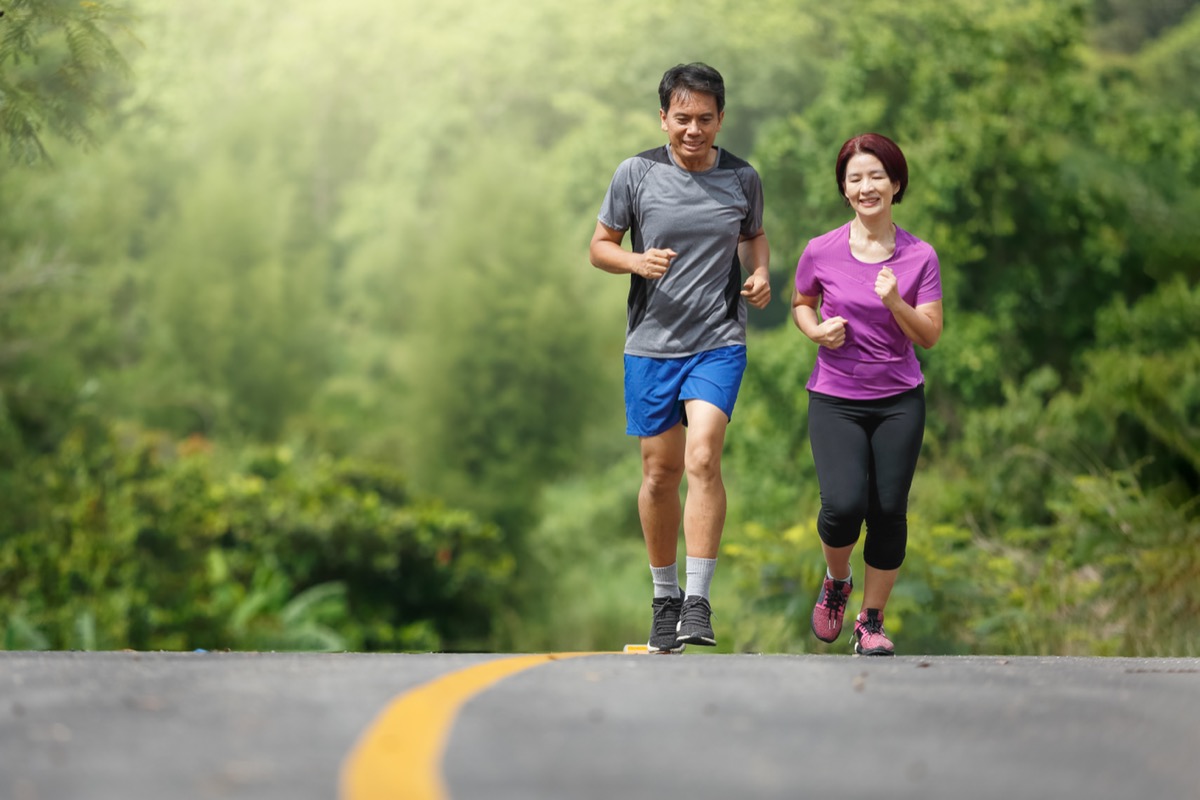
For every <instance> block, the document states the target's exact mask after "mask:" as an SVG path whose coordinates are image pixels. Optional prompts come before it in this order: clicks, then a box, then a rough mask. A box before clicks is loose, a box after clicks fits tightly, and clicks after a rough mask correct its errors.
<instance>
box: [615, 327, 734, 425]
mask: <svg viewBox="0 0 1200 800" xmlns="http://www.w3.org/2000/svg"><path fill="white" fill-rule="evenodd" d="M745 372H746V346H745V345H744V344H736V345H730V346H729V347H719V348H717V349H716V350H706V351H705V352H703V353H696V354H695V355H693V356H685V357H683V358H648V357H645V356H631V355H626V356H625V432H626V433H627V434H629V435H630V436H658V435H659V434H660V433H665V432H666V431H668V430H670V429H671V428H673V427H675V425H676V423H678V422H679V421H680V420H683V424H684V425H686V424H687V415H686V414H685V412H684V408H683V403H684V401H685V400H703V401H705V402H706V403H712V404H713V405H714V406H716V407H717V408H719V409H721V410H722V411H724V412H725V416H726V417H728V418H730V419H733V405H734V403H736V402H737V396H738V390H739V389H740V388H741V386H742V375H743V374H744V373H745Z"/></svg>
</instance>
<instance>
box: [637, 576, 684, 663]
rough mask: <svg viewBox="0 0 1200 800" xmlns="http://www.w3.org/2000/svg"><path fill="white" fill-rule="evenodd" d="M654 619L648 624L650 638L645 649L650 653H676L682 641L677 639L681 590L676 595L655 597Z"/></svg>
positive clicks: (681, 646) (680, 647) (681, 645)
mask: <svg viewBox="0 0 1200 800" xmlns="http://www.w3.org/2000/svg"><path fill="white" fill-rule="evenodd" d="M652 605H653V606H654V621H653V622H652V623H651V624H650V640H649V641H648V642H646V650H648V651H649V652H651V653H678V652H679V651H680V650H682V649H683V642H680V641H679V640H678V638H677V637H678V633H679V613H680V611H681V610H682V608H683V592H682V590H681V591H680V592H679V594H678V596H676V597H656V598H654V602H653V603H652Z"/></svg>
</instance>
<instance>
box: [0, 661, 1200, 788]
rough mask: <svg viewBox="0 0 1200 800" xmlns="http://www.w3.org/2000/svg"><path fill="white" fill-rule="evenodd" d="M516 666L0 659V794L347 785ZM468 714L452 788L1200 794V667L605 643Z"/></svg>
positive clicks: (444, 766)
mask: <svg viewBox="0 0 1200 800" xmlns="http://www.w3.org/2000/svg"><path fill="white" fill-rule="evenodd" d="M503 658H505V656H500V655H483V654H479V655H476V654H416V655H366V654H254V653H2V652H0V798H3V800H76V799H78V800H84V799H86V800H110V799H111V800H116V798H121V799H122V800H129V798H164V799H169V800H190V799H191V798H197V799H199V798H255V800H265V799H267V798H280V799H281V800H282V799H283V798H287V799H288V800H302V799H303V798H335V797H338V795H339V785H341V784H340V782H339V781H340V777H339V776H340V775H341V773H342V772H343V770H344V769H346V764H347V762H348V759H349V755H350V753H351V752H352V751H355V749H356V747H358V745H359V743H360V742H361V741H362V740H363V738H364V734H365V733H366V732H367V731H368V730H370V729H372V728H373V726H376V725H377V721H378V720H379V718H380V717H381V714H382V712H383V711H384V710H385V709H387V708H389V707H390V706H391V704H392V703H393V702H394V701H395V700H396V699H397V698H403V697H405V696H410V695H411V694H415V693H416V692H414V691H413V690H416V689H418V688H419V687H422V686H429V685H431V682H437V683H442V682H445V679H446V678H447V676H453V675H456V674H462V673H463V672H464V671H465V670H469V669H472V668H477V667H479V666H480V665H482V664H487V663H490V662H495V661H497V660H499V659H503ZM453 719H454V721H453V728H452V729H451V732H450V737H449V740H448V743H447V745H446V747H445V751H444V754H443V756H442V757H441V759H440V767H441V770H440V771H441V773H442V775H444V785H445V788H446V796H448V797H451V798H454V800H476V799H477V798H478V799H482V798H487V800H505V799H507V798H512V800H517V798H520V800H542V799H543V798H544V799H546V800H549V799H550V798H555V799H556V800H557V799H558V798H583V799H584V800H590V799H591V798H595V799H596V800H601V799H602V798H603V800H609V799H610V798H643V797H646V798H649V797H657V796H662V795H664V794H666V795H671V796H678V797H686V798H689V799H691V798H701V799H702V800H705V799H707V798H713V799H716V798H720V799H721V800H725V799H726V798H735V800H751V799H752V798H805V797H837V798H839V799H841V798H859V797H863V798H866V797H889V798H942V797H947V798H951V797H953V798H971V799H972V800H986V799H987V798H996V799H997V800H1017V799H1018V798H1089V799H1091V798H1113V800H1118V799H1119V800H1130V799H1131V798H1139V799H1140V798H1156V799H1157V798H1164V799H1167V798H1171V799H1174V798H1180V799H1181V800H1190V799H1193V798H1194V799H1197V800H1200V659H1152V660H1144V659H1100V658H1095V659H1087V658H996V657H968V658H952V657H898V658H894V659H867V658H854V657H849V656H828V655H805V656H783V655H781V656H754V655H707V654H696V653H688V654H686V655H683V656H647V655H620V654H601V655H590V656H583V657H577V658H570V659H566V660H556V661H549V662H546V663H544V664H542V665H540V666H534V667H531V668H528V669H522V670H521V671H518V672H516V673H515V674H512V675H510V676H508V677H505V678H503V679H502V680H500V681H499V682H497V683H495V684H494V685H491V686H490V687H487V688H483V689H480V690H479V691H478V692H476V693H474V694H473V695H472V696H471V697H470V699H469V700H468V701H467V702H466V704H465V705H464V706H462V708H461V711H459V712H458V713H457V715H456V716H455V717H454V718H453ZM400 723H401V725H409V724H410V723H411V725H412V726H416V727H417V728H418V729H420V728H423V727H424V726H426V725H428V724H429V721H428V719H427V718H426V717H424V716H421V715H416V714H414V715H412V716H410V717H406V718H403V719H401V720H400ZM395 763H396V767H397V768H402V767H401V765H402V762H401V761H399V760H398V761H396V762H395ZM436 766H437V765H435V767H436ZM375 768H376V769H380V768H382V769H385V770H386V769H390V768H392V764H391V763H390V762H386V761H385V762H383V763H382V764H379V763H377V764H376V765H375ZM409 768H411V767H409Z"/></svg>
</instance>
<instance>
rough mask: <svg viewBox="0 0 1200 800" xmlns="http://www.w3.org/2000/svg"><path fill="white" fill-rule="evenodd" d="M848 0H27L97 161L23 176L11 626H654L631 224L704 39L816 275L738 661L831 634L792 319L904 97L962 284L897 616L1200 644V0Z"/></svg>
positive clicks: (41, 104) (8, 220) (14, 256)
mask: <svg viewBox="0 0 1200 800" xmlns="http://www.w3.org/2000/svg"><path fill="white" fill-rule="evenodd" d="M827 6H828V4H822V3H818V2H816V1H815V0H804V1H803V2H782V0H749V2H742V3H739V4H734V3H731V2H729V0H701V1H700V2H694V1H693V2H689V3H687V4H686V5H685V4H684V3H682V2H678V1H677V0H669V1H668V2H665V3H657V4H653V3H652V4H647V3H643V2H638V0H612V1H611V2H607V3H603V4H600V3H583V4H553V3H541V2H531V3H525V4H519V5H506V6H498V5H488V4H481V3H478V2H474V1H473V0H449V2H446V3H440V4H430V3H423V4H422V3H416V2H412V1H411V0H402V2H385V0H353V1H352V2H346V3H337V4H330V3H318V2H315V0H299V2H297V3H290V4H273V3H265V4H249V5H248V4H245V3H235V2H232V0H217V1H216V2H212V3H201V4H197V3H179V2H175V0H138V1H137V2H136V3H134V4H132V5H131V7H130V9H129V12H130V16H129V17H128V18H124V17H118V16H116V14H117V11H116V10H115V7H114V6H110V5H108V4H105V3H83V4H80V3H65V2H34V0H25V1H24V2H20V1H19V0H14V1H13V2H10V3H6V4H5V6H4V8H5V10H6V12H7V13H6V15H5V17H4V18H2V19H0V129H2V130H0V139H2V140H3V146H4V147H6V148H7V149H8V150H9V152H10V155H12V156H13V157H15V158H16V160H17V161H29V160H35V161H36V160H39V159H40V158H42V155H43V153H44V152H45V151H47V150H49V151H53V152H54V155H55V162H56V164H55V167H56V168H55V169H53V170H43V169H39V170H29V169H13V168H10V169H7V170H5V171H3V172H0V208H2V209H3V213H2V214H0V609H2V614H3V616H2V619H3V625H4V630H5V633H4V636H5V645H6V646H8V647H28V648H41V647H68V646H69V647H84V648H91V647H124V646H138V647H172V648H174V647H238V648H242V647H258V648H276V649H283V648H305V649H309V648H311V649H324V648H333V649H342V648H350V649H359V648H361V649H409V648H414V649H436V648H479V647H488V646H502V647H510V648H517V649H557V648H560V647H578V648H581V649H582V648H600V649H607V648H611V647H614V646H616V645H619V644H621V643H623V642H624V641H637V640H639V639H640V638H641V637H642V636H644V634H645V624H646V621H647V619H646V618H647V616H648V614H647V611H648V609H647V608H646V605H647V600H648V575H647V574H646V568H645V555H644V549H643V548H642V545H641V537H640V532H639V526H638V521H637V517H636V505H635V501H636V487H637V480H638V474H639V468H638V463H637V458H636V455H635V454H634V450H635V449H636V446H635V444H634V443H633V442H632V441H631V440H629V439H628V438H627V437H624V436H623V435H622V434H621V430H622V424H621V412H622V407H621V397H620V363H621V362H620V349H621V336H622V333H623V327H624V322H625V321H624V314H623V312H624V302H623V301H624V294H625V292H626V289H627V282H626V281H625V280H622V279H617V278H614V277H613V276H611V275H607V274H603V273H601V272H599V271H597V270H594V269H592V268H591V267H590V266H588V264H587V261H586V243H587V240H588V237H589V235H590V233H591V230H592V226H593V225H594V219H595V213H596V209H597V208H598V206H599V203H600V199H601V196H602V194H603V191H604V188H605V186H606V185H607V182H608V180H609V178H610V176H611V174H612V171H613V169H614V168H615V166H616V164H617V163H618V162H619V161H620V160H621V159H622V158H624V157H626V156H628V155H630V154H632V153H635V152H637V151H639V150H642V149H645V148H647V147H650V146H653V145H655V144H657V143H659V142H661V141H662V136H661V132H660V131H659V125H658V120H657V102H658V99H657V96H656V91H655V89H656V86H657V82H658V79H659V77H660V76H661V74H662V71H663V69H665V68H666V67H667V66H670V65H672V64H674V63H678V62H685V61H692V60H697V59H701V60H705V61H708V62H710V63H712V64H714V65H716V66H717V67H718V68H720V69H721V70H722V72H723V73H724V75H725V77H726V80H727V86H728V91H729V95H728V101H729V104H728V109H727V117H726V120H725V125H724V128H723V131H722V134H721V136H722V143H723V144H724V145H725V146H727V147H729V148H730V149H732V150H733V151H734V152H736V153H738V154H739V155H742V156H745V157H748V158H750V159H751V160H752V161H753V162H754V163H755V164H756V165H757V166H758V167H759V168H760V172H761V174H762V175H763V178H764V187H765V191H766V193H767V213H768V220H767V229H768V232H769V235H770V238H771V243H772V250H773V252H774V254H775V280H774V283H775V287H776V294H777V297H776V300H775V302H774V303H773V304H772V306H771V308H770V309H769V310H768V311H767V312H765V313H759V312H752V314H751V319H752V325H753V326H754V330H752V332H751V350H750V352H751V355H750V365H749V368H748V371H747V373H746V377H745V381H744V384H743V388H742V393H741V397H740V399H739V404H738V408H737V411H736V413H735V415H734V416H735V418H734V422H733V424H732V426H731V427H730V432H729V438H728V445H727V450H726V454H725V461H724V464H725V477H726V485H727V488H728V490H729V498H730V506H729V516H728V523H727V527H726V545H727V546H728V548H729V549H728V555H727V557H726V556H725V555H723V556H722V557H723V559H724V560H723V561H722V563H723V564H724V565H726V566H723V567H722V568H721V572H720V573H719V574H720V575H725V576H727V577H724V578H719V579H718V581H717V583H716V585H715V586H714V592H715V595H714V603H715V604H716V605H717V606H718V608H719V613H720V617H719V623H720V624H722V625H724V624H726V623H727V624H729V626H730V627H729V630H737V631H738V634H737V636H736V637H722V647H723V648H737V649H767V650H772V649H781V650H789V651H801V650H805V649H810V648H814V647H820V646H819V645H815V644H814V643H813V641H812V639H811V637H809V636H808V634H807V633H806V624H807V613H808V607H809V606H810V604H811V602H812V598H813V597H814V596H815V592H816V581H817V579H818V577H819V574H820V555H819V545H818V542H817V540H816V536H815V533H814V532H813V530H812V523H813V520H814V518H815V515H816V513H817V509H818V504H819V496H818V491H817V484H816V478H815V474H814V473H813V469H812V463H811V456H810V454H809V448H808V441H807V412H806V407H807V397H806V394H805V392H804V388H803V385H804V381H805V379H806V377H807V374H808V371H809V370H810V368H811V365H812V359H813V357H814V352H815V349H814V348H813V346H812V345H811V343H810V342H808V341H807V340H805V339H804V337H802V336H801V335H800V334H799V333H798V332H797V331H795V329H794V328H793V327H792V326H791V325H790V323H789V322H787V321H786V320H787V312H788V305H789V300H790V294H791V290H790V284H791V280H792V269H793V265H794V264H795V261H796V259H797V258H798V256H799V254H800V251H801V249H802V248H803V245H804V243H805V241H807V239H808V238H809V237H811V236H813V235H815V234H817V233H821V232H824V231H825V230H828V229H829V228H831V227H833V226H835V225H838V224H840V223H842V222H844V221H845V220H846V219H848V212H847V210H846V209H845V207H844V206H843V205H842V204H841V198H840V197H839V196H838V194H837V193H836V189H835V187H834V185H833V180H832V178H833V175H832V172H833V170H832V166H833V163H832V162H833V158H834V155H835V153H836V149H837V146H838V145H839V144H840V143H841V142H842V141H844V140H845V139H846V138H847V137H848V136H850V135H852V134H855V133H859V132H861V131H863V130H867V129H877V130H880V131H881V132H884V133H888V134H890V135H893V136H894V137H895V138H897V139H898V140H899V141H900V143H901V144H902V145H903V146H904V148H905V152H906V153H907V155H908V157H909V162H910V166H911V174H912V181H911V186H910V189H909V193H908V195H907V196H906V200H905V202H904V204H903V205H901V206H900V207H898V209H897V221H898V222H899V223H900V224H902V225H904V226H905V227H907V228H908V229H910V230H912V231H913V232H914V233H916V234H917V235H919V236H922V237H923V238H925V239H927V240H929V241H930V242H932V243H933V244H934V245H935V246H936V247H937V249H938V252H939V254H940V256H941V262H942V268H943V279H944V283H945V288H946V298H945V300H946V334H945V335H944V336H943V339H942V341H941V342H940V343H939V345H938V347H937V348H935V349H934V350H932V351H930V352H927V353H926V352H922V353H921V354H920V357H921V359H922V362H923V365H924V368H925V373H926V376H927V378H928V398H929V404H930V421H929V428H928V435H927V438H926V446H925V451H924V456H923V459H922V463H921V466H920V469H919V472H918V479H917V484H916V486H915V487H914V491H913V501H912V516H911V520H912V522H911V526H912V536H911V541H910V549H909V552H910V558H909V561H908V563H907V565H906V567H905V570H904V572H903V574H902V576H901V582H900V584H899V585H898V586H897V589H896V592H895V596H894V598H893V602H892V603H891V604H890V605H889V627H893V628H894V630H895V632H896V633H897V635H898V636H900V637H901V639H902V640H903V642H904V648H905V650H909V649H910V648H911V650H910V651H917V650H924V651H927V652H1036V653H1058V652H1073V653H1117V652H1122V653H1167V652H1173V653H1179V652H1194V650H1195V647H1196V644H1195V641H1194V637H1193V638H1192V639H1189V638H1188V635H1187V633H1186V631H1181V630H1180V628H1179V626H1178V624H1177V623H1176V622H1175V621H1174V620H1185V619H1188V618H1189V614H1194V611H1195V595H1194V592H1193V590H1191V589H1190V586H1191V585H1194V584H1195V580H1194V577H1195V573H1194V570H1195V560H1194V557H1193V556H1192V555H1191V552H1190V550H1194V549H1195V545H1194V542H1195V519H1196V509H1195V506H1194V500H1193V498H1194V497H1195V496H1196V494H1197V492H1200V477H1198V475H1200V465H1198V463H1197V454H1198V453H1200V444H1198V442H1197V438H1198V435H1200V434H1198V431H1197V428H1196V420H1197V419H1198V418H1200V415H1198V406H1200V388H1198V386H1197V382H1196V380H1197V379H1196V377H1195V376H1196V375H1197V374H1200V370H1198V369H1197V368H1198V367H1200V364H1198V363H1197V361H1200V354H1198V353H1197V350H1196V343H1197V341H1200V335H1198V334H1200V331H1198V330H1197V329H1196V322H1195V321H1196V320H1197V319H1200V301H1198V299H1197V290H1196V286H1197V283H1198V282H1200V262H1198V261H1197V259H1196V258H1195V253H1196V252H1200V227H1197V226H1195V225H1192V224H1190V222H1189V220H1191V219H1192V218H1194V217H1195V216H1196V215H1197V214H1198V213H1200V189H1197V187H1198V186H1200V181H1198V180H1197V179H1198V178H1200V157H1198V156H1197V153H1200V112H1198V111H1197V110H1196V108H1195V106H1196V105H1197V104H1196V103H1188V102H1187V99H1188V98H1189V97H1192V96H1193V95H1194V93H1195V84H1196V81H1195V80H1194V77H1195V76H1194V72H1195V69H1194V67H1195V65H1194V63H1193V62H1194V59H1193V58H1192V57H1191V55H1190V53H1191V51H1192V50H1194V47H1191V44H1192V43H1193V42H1194V40H1195V37H1196V16H1195V11H1194V3H1189V2H1185V1H1183V0H1180V1H1178V2H1177V1H1176V0H1162V2H1154V3H1138V2H1125V0H1106V2H1103V3H1090V2H1083V1H1082V0H1079V2H1065V3H1060V2H1048V1H1047V0H1003V1H1002V2H999V3H996V2H992V3H984V2H982V0H953V1H952V2H948V3H947V2H940V0H939V1H936V2H935V0H911V1H910V2H907V3H903V4H897V3H889V2H885V1H884V0H871V1H870V2H866V3H864V4H861V5H859V6H856V8H855V13H854V14H853V15H847V14H845V13H844V10H843V9H840V8H832V7H827ZM126 19H128V20H129V26H130V27H129V29H128V30H126V29H125V28H123V27H122V24H123V21H124V20H126ZM647 31H653V32H654V41H655V47H653V48H647V47H645V41H646V37H645V33H646V32H647ZM126 36H128V41H130V42H135V43H136V46H133V47H129V48H125V47H121V48H120V49H121V50H122V51H123V52H124V55H125V57H126V58H127V59H128V66H129V72H128V73H126V72H125V71H124V69H123V67H122V64H121V62H120V56H119V55H118V54H117V52H116V49H115V48H114V47H113V43H114V42H118V41H124V39H123V38H122V39H118V38H114V37H126ZM106 37H107V38H106ZM614 64H616V65H619V68H613V67H612V65H614ZM127 75H128V76H129V77H132V80H125V77H126V76H127ZM101 111H105V112H108V113H104V114H103V115H101V114H100V113H99V112H101ZM101 120H102V122H101ZM91 134H95V136H94V137H93V136H92V135H91ZM31 137H32V138H31ZM69 142H85V143H88V142H90V143H91V146H89V147H87V148H80V147H70V146H65V145H67V144H68V143H69ZM60 145H62V146H60ZM116 420H123V421H127V422H120V423H118V422H116ZM150 430H154V431H161V433H154V434H151V433H148V431H150ZM192 435H195V436H196V438H189V437H191V436H192ZM288 443H292V444H291V445H290V447H291V449H289V444H288ZM297 443H301V444H297ZM209 446H211V447H212V448H213V449H212V451H211V452H208V451H207V450H206V448H208V447H209ZM368 465H369V466H368ZM400 476H404V477H400ZM417 497H420V498H433V497H436V498H438V500H437V501H434V500H430V499H420V500H418V499H416V498H417ZM458 509H463V510H458ZM447 544H448V545H449V548H448V549H447V548H446V547H444V546H443V545H447ZM1189 548H1190V550H1189ZM447 558H448V559H449V560H448V562H447ZM860 574H861V573H860ZM547 597H552V598H554V601H553V602H550V603H547V602H546V598H547ZM1152 597H1158V598H1161V603H1162V606H1161V609H1169V610H1170V612H1171V613H1170V614H1168V613H1166V612H1165V611H1164V613H1161V614H1160V613H1157V611H1158V610H1160V609H1159V607H1152V605H1151V604H1148V603H1147V602H1146V598H1152ZM893 620H894V623H893ZM734 638H736V639H737V641H736V642H735V641H733V639H734ZM1189 648H1190V650H1189ZM837 651H838V650H837V649H836V648H834V649H833V652H837Z"/></svg>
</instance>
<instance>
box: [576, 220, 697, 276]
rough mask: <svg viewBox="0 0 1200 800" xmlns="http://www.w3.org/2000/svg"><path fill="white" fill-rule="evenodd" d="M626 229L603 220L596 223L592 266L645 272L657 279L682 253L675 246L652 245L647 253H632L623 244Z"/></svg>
mask: <svg viewBox="0 0 1200 800" xmlns="http://www.w3.org/2000/svg"><path fill="white" fill-rule="evenodd" d="M624 240H625V231H618V230H613V229H612V228H610V227H608V226H607V225H605V224H604V223H603V222H597V223H596V231H595V233H593V234H592V243H591V245H590V246H589V247H588V256H589V257H590V258H591V261H592V266H594V267H596V268H598V269H602V270H604V271H605V272H611V273H612V274H614V275H629V274H634V275H641V276H642V277H643V278H647V279H649V280H656V279H658V278H661V277H662V276H663V275H666V274H667V270H668V269H670V267H671V259H673V258H675V256H676V255H678V254H677V253H676V252H675V251H674V250H670V249H666V250H661V249H657V248H651V249H649V250H647V251H646V252H644V253H631V252H629V251H628V250H626V249H625V248H624V247H622V246H621V243H622V242H623V241H624Z"/></svg>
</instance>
